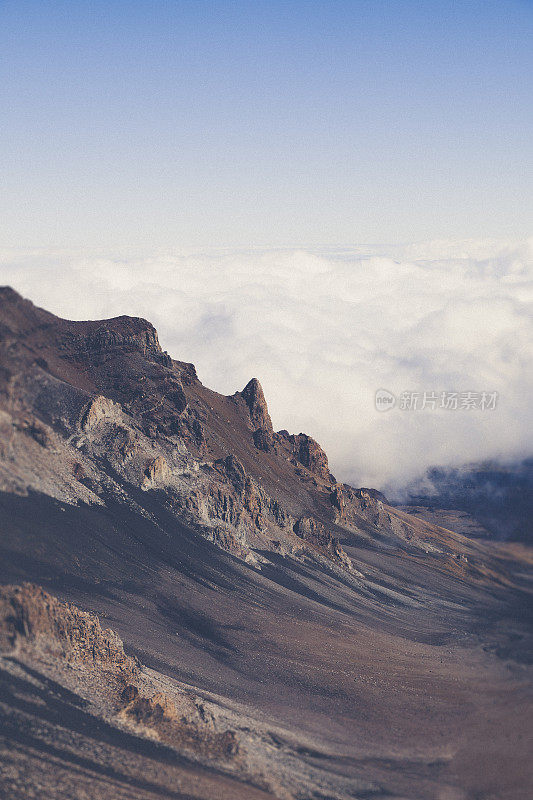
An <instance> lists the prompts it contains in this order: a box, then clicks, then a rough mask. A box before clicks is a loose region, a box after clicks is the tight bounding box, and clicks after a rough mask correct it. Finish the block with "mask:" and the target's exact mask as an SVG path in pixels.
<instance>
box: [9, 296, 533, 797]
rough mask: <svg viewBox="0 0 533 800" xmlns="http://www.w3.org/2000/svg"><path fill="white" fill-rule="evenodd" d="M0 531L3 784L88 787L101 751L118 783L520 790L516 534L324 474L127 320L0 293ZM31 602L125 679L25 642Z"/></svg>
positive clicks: (296, 438) (270, 791)
mask: <svg viewBox="0 0 533 800" xmlns="http://www.w3.org/2000/svg"><path fill="white" fill-rule="evenodd" d="M0 530H1V536H0V584H4V587H3V588H2V587H1V586H0V592H3V594H2V597H4V598H5V599H6V601H5V603H4V604H3V605H2V603H0V644H1V643H2V641H3V640H2V635H1V632H2V630H3V629H7V630H8V631H11V634H10V636H13V635H14V634H13V625H15V628H16V630H17V631H18V633H17V634H16V637H15V638H17V637H18V638H17V642H18V645H17V647H18V650H16V651H15V652H13V650H12V647H11V644H9V642H8V644H7V645H6V644H3V645H2V646H1V647H0V650H1V652H0V689H1V690H2V691H1V692H0V718H1V721H2V726H0V727H1V728H2V729H4V730H6V731H7V732H8V733H7V736H4V737H3V738H2V735H1V734H0V754H1V755H2V757H3V758H4V760H5V761H6V763H9V765H10V766H9V770H10V772H9V775H7V777H3V776H2V773H1V772H0V786H1V787H3V788H4V789H5V790H6V791H7V790H9V792H10V795H9V796H12V797H14V798H18V797H20V798H21V799H22V798H23V797H25V796H26V794H27V788H28V785H31V786H35V785H37V782H38V780H41V781H44V782H45V785H46V787H47V788H46V792H47V797H51V798H54V800H56V798H57V800H62V798H66V797H69V796H72V794H74V796H76V797H77V796H80V797H81V796H83V794H84V793H85V794H86V795H87V794H88V795H89V796H90V797H94V798H98V800H99V798H100V797H103V796H104V795H106V796H108V795H107V794H106V790H105V789H104V788H102V784H101V780H102V774H103V773H102V770H103V769H104V765H106V764H107V765H109V764H113V765H114V767H113V770H114V771H112V772H107V773H105V774H106V775H107V780H108V781H110V782H111V785H112V786H113V791H114V793H115V795H116V796H117V797H135V798H136V799H137V798H139V799H141V800H149V798H154V797H168V798H174V800H175V798H176V797H182V796H187V797H191V796H194V797H198V798H204V800H212V798H213V797H218V796H220V797H221V798H222V797H224V798H225V797H228V798H229V797H234V798H241V797H242V798H243V800H245V798H252V797H254V798H255V797H258V798H259V797H277V798H279V800H303V799H304V798H305V800H310V798H313V800H323V798H324V797H328V798H334V800H349V799H350V798H352V799H353V798H354V797H359V796H366V797H376V798H379V797H389V798H397V800H404V798H406V797H409V798H410V800H417V799H418V798H420V800H427V799H428V798H435V800H442V798H443V797H446V798H453V800H474V798H477V797H479V796H486V797H487V798H492V799H493V800H496V798H497V800H502V798H509V800H521V799H522V798H523V800H526V797H528V796H529V789H530V787H531V786H533V776H532V775H531V771H530V770H529V766H528V764H529V761H528V758H527V733H528V727H527V719H526V717H527V715H525V710H526V709H528V708H530V707H533V705H532V696H531V686H532V681H531V668H532V667H531V665H532V664H533V635H532V626H531V617H530V609H531V602H530V601H531V583H530V574H531V569H532V566H533V558H532V556H531V553H530V551H529V550H528V549H527V548H525V547H521V546H519V545H515V544H509V545H504V544H501V543H499V544H498V545H492V544H491V543H490V542H485V541H482V540H474V539H470V538H467V537H465V536H462V535H461V534H459V533H456V532H454V531H451V530H449V529H446V528H444V527H440V526H438V525H434V524H431V523H430V522H426V521H424V520H420V519H417V518H414V517H413V516H412V515H410V514H408V513H404V512H403V511H402V510H401V509H397V508H393V507H392V506H389V505H388V503H387V502H386V499H385V498H384V497H383V496H382V495H380V493H379V492H377V491H376V490H372V489H366V488H354V487H351V486H349V485H347V484H344V483H340V482H338V481H337V480H336V479H335V477H334V476H333V475H331V473H330V471H329V465H328V462H327V456H326V454H325V453H324V451H323V450H322V449H321V448H320V445H319V444H318V443H316V442H315V441H314V440H313V439H312V438H311V437H309V436H307V435H306V434H303V433H299V434H293V435H291V434H289V433H288V432H287V431H284V430H281V431H277V432H276V431H274V430H273V429H272V425H271V420H270V417H269V414H268V407H267V403H266V399H265V398H264V394H263V392H262V389H261V385H260V383H259V381H258V380H257V379H255V378H254V379H251V381H249V382H248V384H247V385H246V387H244V389H243V390H242V391H238V392H235V393H234V394H233V395H230V396H224V395H221V394H218V393H216V392H213V391H211V390H210V389H207V388H206V387H204V386H203V385H202V384H201V382H200V381H199V379H198V377H197V374H196V370H195V368H194V367H193V366H192V365H191V364H188V363H186V362H181V361H177V360H174V359H172V358H171V357H170V356H169V355H168V354H166V353H165V352H164V351H163V350H162V349H161V346H160V344H159V340H158V338H157V333H156V331H155V328H153V326H151V325H150V323H148V322H146V321H145V320H141V319H140V318H130V317H124V316H122V317H116V318H113V319H112V320H108V321H102V320H98V321H82V322H72V321H68V320H61V319H59V318H57V317H54V316H53V315H51V314H49V313H48V312H46V311H43V310H41V309H38V308H36V307H35V306H33V304H31V303H30V302H29V301H26V300H23V298H21V297H20V295H18V294H17V293H16V292H13V290H9V289H2V290H0ZM28 583H29V584H30V586H31V587H33V588H28ZM17 587H18V588H17ZM42 592H44V595H43V594H41V593H42ZM16 597H18V598H23V606H22V607H23V608H26V610H25V611H24V612H19V611H16V612H15V613H14V612H13V611H10V610H9V608H10V607H12V602H13V598H16ZM43 597H44V599H43ZM54 598H57V599H54ZM43 603H44V606H43ZM62 603H70V604H74V606H76V607H77V609H83V612H81V611H77V610H72V609H71V611H70V612H68V611H65V610H64V607H63V606H62V605H61V604H62ZM9 604H11V606H10V605H9ZM24 604H26V605H24ZM28 604H29V605H28ZM58 604H59V605H58ZM20 607H21V606H20V603H19V606H18V608H20ZM43 607H44V608H49V609H55V610H54V611H53V614H57V615H58V616H57V617H55V616H53V619H57V620H59V621H60V622H59V625H60V626H63V627H61V630H62V631H63V633H64V634H65V635H66V637H67V640H68V641H71V640H73V641H78V640H79V635H80V633H79V631H82V632H83V630H85V629H84V628H83V624H82V623H81V622H75V620H83V619H87V618H86V617H83V614H84V613H86V612H87V613H90V614H96V615H98V617H99V618H100V619H101V621H102V627H103V626H104V623H105V626H106V627H109V628H111V630H112V631H114V632H115V634H116V635H117V636H118V637H120V639H121V640H122V641H123V642H124V652H125V654H126V656H127V657H128V658H133V659H135V661H134V664H135V665H136V666H135V669H136V670H139V672H138V676H137V678H136V679H135V680H136V681H137V683H135V681H133V682H132V681H129V683H128V685H131V687H132V688H128V687H127V686H123V685H122V684H120V687H119V684H118V683H117V684H115V683H114V681H115V680H118V678H116V676H115V678H113V679H112V680H111V678H110V679H109V680H111V684H112V686H111V684H110V686H111V688H109V689H107V688H106V686H105V684H106V680H107V678H105V676H104V673H103V672H102V670H101V669H100V668H98V667H95V668H93V666H91V664H90V663H89V665H88V666H86V667H83V668H81V667H79V666H76V664H77V663H78V662H73V663H74V667H72V664H70V665H69V658H68V657H67V658H65V657H63V656H61V654H60V653H59V655H58V649H57V647H58V646H57V638H56V633H54V631H55V630H56V627H55V623H54V625H53V626H52V628H50V627H49V626H48V627H46V626H45V630H44V632H43V634H42V635H41V634H39V636H40V638H39V637H38V639H39V640H38V641H37V640H34V639H33V638H32V634H31V625H30V623H29V622H28V620H31V619H33V618H34V616H32V615H37V616H36V618H37V619H41V616H42V609H43ZM6 609H7V610H6ZM39 609H41V611H39ZM46 613H48V612H46ZM78 615H81V616H78ZM91 619H92V617H91ZM24 620H26V623H25V622H24ZM92 624H93V623H92V622H91V625H92ZM94 624H95V625H96V623H94ZM98 624H99V623H98ZM47 625H48V623H47ZM2 626H4V628H3V627H2ZM16 626H18V628H17V627H16ZM96 630H97V629H96ZM63 633H62V634H61V635H63ZM115 634H113V635H115ZM106 635H108V634H106ZM83 636H84V634H83ZM97 640H98V641H101V639H98V638H97ZM83 641H85V639H84V638H83ZM91 641H92V640H91ZM39 642H40V643H41V644H39ZM91 646H92V645H89V647H91ZM106 674H107V673H106ZM110 674H111V673H110ZM115 685H116V687H117V688H116V690H115V689H113V687H114V686H115ZM54 692H55V693H56V694H55V695H54ZM123 692H126V694H125V695H124V696H123ZM136 692H139V694H136ZM58 693H59V694H58ZM69 693H70V694H69ZM58 696H60V697H61V698H63V699H62V700H61V704H60V711H59V710H58V709H59V706H58V700H57V698H58ZM24 698H26V699H24ZM54 698H55V699H54ZM154 698H156V699H154ZM164 698H167V699H164ZM200 706H205V709H206V710H205V715H206V719H205V720H203V719H202V713H201V712H200V711H199V707H200ZM173 708H179V709H184V710H183V714H184V715H185V718H186V719H185V722H183V721H180V714H181V713H182V712H181V711H179V712H175V711H173V710H172V709H173ZM84 709H85V710H84ZM176 714H177V717H176ZM487 715H488V717H489V718H490V720H492V721H493V722H490V724H489V723H487V718H488V717H487ZM206 720H207V721H206ZM209 720H211V722H209ZM495 729H497V731H498V733H497V734H495V733H494V730H495ZM215 735H216V736H219V735H220V736H223V737H224V736H225V738H222V739H219V738H216V736H215ZM213 736H215V738H213ZM157 737H159V745H158V746H157V747H155V746H154V742H155V741H156V739H157ZM68 741H72V742H75V744H74V745H72V744H68V743H67V742H68ZM13 742H18V745H17V747H18V748H19V749H20V752H21V753H22V754H23V756H21V757H20V758H22V759H23V760H22V761H20V760H17V759H18V756H17V757H15V756H14V755H13V752H14V750H13ZM195 742H196V744H194V743H195ZM224 743H226V744H227V746H228V749H227V751H226V750H224V747H225V746H226V745H225V744H224ZM163 745H164V746H163ZM223 745H224V747H223ZM50 747H53V748H55V750H54V754H55V755H54V758H55V759H56V761H55V764H56V766H55V768H54V769H55V770H56V771H57V774H60V775H61V776H62V777H61V781H58V780H56V778H55V773H54V769H50V770H48V771H47V770H46V769H45V770H44V771H43V770H42V769H41V768H40V767H39V766H38V765H39V763H40V761H39V754H41V755H42V754H46V753H50V752H51V751H50V750H49V748H50ZM80 758H83V759H84V760H83V764H84V768H85V774H84V775H83V776H82V775H81V774H79V773H78V771H77V767H75V766H74V764H75V763H77V762H75V761H73V759H74V760H75V759H80ZM80 763H81V762H80ZM119 765H120V767H119ZM105 769H107V767H105ZM39 770H40V773H41V778H40V779H39V778H37V777H36V776H37V774H39ZM30 774H31V776H32V777H31V781H30V784H28V780H30V779H29V778H28V777H27V776H28V775H30ZM9 776H11V777H9ZM143 776H150V780H148V779H147V778H146V779H143ZM6 787H7V788H6ZM176 787H182V788H181V789H176ZM182 790H183V791H182ZM69 792H70V793H71V794H70V795H69ZM180 792H181V793H180ZM128 793H129V794H128Z"/></svg>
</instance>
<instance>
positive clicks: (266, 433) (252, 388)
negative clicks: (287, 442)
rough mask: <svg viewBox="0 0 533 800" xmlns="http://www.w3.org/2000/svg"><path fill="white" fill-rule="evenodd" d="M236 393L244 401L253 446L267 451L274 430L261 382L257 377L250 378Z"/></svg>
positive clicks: (270, 444) (270, 445)
mask: <svg viewBox="0 0 533 800" xmlns="http://www.w3.org/2000/svg"><path fill="white" fill-rule="evenodd" d="M237 394H238V395H239V396H240V397H242V398H243V399H244V402H245V403H246V407H247V409H248V415H249V418H250V423H251V425H252V427H253V428H254V433H253V439H254V444H255V446H256V447H257V449H258V450H263V451H265V452H268V451H269V450H270V449H271V447H272V445H273V436H274V431H273V428H272V420H271V419H270V414H269V413H268V406H267V402H266V400H265V395H264V394H263V389H262V387H261V384H260V383H259V381H258V380H257V378H252V379H251V380H250V381H248V383H247V384H246V386H245V387H244V389H243V390H242V392H240V393H239V392H238V393H237Z"/></svg>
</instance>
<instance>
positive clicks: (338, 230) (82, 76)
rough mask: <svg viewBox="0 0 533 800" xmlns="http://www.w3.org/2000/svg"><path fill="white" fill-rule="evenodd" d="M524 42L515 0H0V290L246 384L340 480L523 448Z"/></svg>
mask: <svg viewBox="0 0 533 800" xmlns="http://www.w3.org/2000/svg"><path fill="white" fill-rule="evenodd" d="M532 43H533V2H532V1H531V0H503V1H502V0H500V2H492V0H484V1H483V2H482V1H481V0H480V1H479V2H478V0H461V1H460V2H458V1H457V0H455V1H454V2H446V0H439V1H438V2H434V1H433V0H425V1H424V2H421V1H418V2H417V1H416V0H364V2H363V1H362V0H361V1H358V0H352V2H346V1H345V0H329V1H328V2H323V1H321V2H313V0H308V2H302V1H299V2H298V1H297V0H293V1H292V2H291V0H285V2H279V1H278V0H269V1H268V2H259V1H258V0H253V1H252V0H249V1H245V0H225V2H213V1H211V2H205V1H204V0H186V1H185V0H184V1H181V2H180V0H172V1H170V0H157V1H155V0H154V1H152V2H148V1H147V0H144V1H140V0H128V2H122V1H121V0H105V2H102V1H101V0H86V2H76V0H69V2H50V1H49V0H38V1H37V2H29V1H28V0H15V1H13V0H0V175H1V191H0V283H4V284H5V283H7V284H11V285H12V286H13V287H14V288H15V289H17V290H18V291H20V292H21V293H23V294H24V295H25V296H27V297H29V298H30V299H32V300H33V301H34V302H36V303H37V304H39V305H41V306H44V307H46V308H48V309H49V310H50V311H52V312H55V313H57V314H59V315H61V316H65V317H68V318H71V319H84V318H85V319H87V318H104V317H111V316H117V315H120V314H131V315H136V316H143V317H146V318H147V319H149V320H151V321H152V322H153V323H154V324H155V325H156V327H157V329H158V331H159V334H160V338H161V341H162V343H163V346H164V347H165V348H166V349H167V350H168V351H169V352H170V354H171V355H172V356H173V357H175V358H177V359H181V360H185V361H192V362H194V363H195V364H196V366H197V370H198V373H199V375H200V378H201V379H202V380H203V382H204V383H205V384H207V385H208V386H210V387H212V388H214V389H215V390H217V391H220V392H224V393H232V392H234V391H236V390H237V389H242V388H243V386H244V385H245V383H246V382H247V381H248V380H249V379H250V378H251V377H252V376H256V377H258V378H259V379H260V380H261V382H262V383H263V386H264V390H265V393H266V396H267V400H268V402H269V406H270V410H271V414H272V417H273V420H274V424H275V426H276V427H277V428H287V429H289V430H291V431H294V432H299V431H305V432H307V433H309V434H310V435H312V436H314V437H315V438H316V439H317V440H318V441H319V442H320V443H321V444H322V445H323V446H324V447H325V448H326V450H327V452H328V455H329V457H330V463H331V466H332V468H333V471H334V473H335V474H336V475H337V477H339V478H340V479H343V480H348V481H350V482H352V483H354V484H355V485H373V486H376V487H378V488H388V487H393V490H394V491H396V490H397V491H398V492H400V493H401V491H402V486H405V485H406V483H407V482H409V481H411V480H415V479H417V477H419V476H420V475H422V474H423V473H424V471H425V470H426V469H427V468H428V467H430V466H433V465H443V466H446V465H455V464H462V463H464V462H470V461H479V460H481V459H487V458H498V459H503V460H507V461H512V460H515V459H518V458H523V457H525V456H530V455H531V454H532V453H533V414H532V409H533V405H532V404H531V402H530V398H531V397H532V396H533V363H532V357H533V329H532V326H533V238H532V237H533V136H532V131H533V46H532ZM378 390H387V391H388V392H391V393H392V394H393V395H394V398H395V403H396V404H395V406H394V408H392V409H390V410H389V411H387V412H382V411H379V410H378V409H377V408H376V405H375V394H376V391H378ZM409 392H412V393H416V394H417V396H418V399H419V400H420V401H421V398H422V397H423V395H424V392H426V393H428V394H430V393H432V392H436V393H438V394H439V398H440V395H441V394H442V393H443V392H446V393H453V392H458V394H459V395H461V394H464V393H466V392H473V393H474V394H476V396H477V398H478V400H479V402H481V399H480V398H481V397H482V395H483V392H485V393H494V392H496V393H497V395H498V403H497V407H496V408H495V409H492V410H489V409H485V410H482V409H479V408H478V409H473V410H472V409H471V410H470V411H467V410H466V409H461V408H458V409H457V410H453V409H442V408H440V407H438V408H436V409H432V408H431V407H429V406H428V407H426V408H424V409H421V408H418V409H410V410H409V409H406V408H403V409H402V399H401V398H402V397H403V396H404V393H409ZM394 487H395V488H394Z"/></svg>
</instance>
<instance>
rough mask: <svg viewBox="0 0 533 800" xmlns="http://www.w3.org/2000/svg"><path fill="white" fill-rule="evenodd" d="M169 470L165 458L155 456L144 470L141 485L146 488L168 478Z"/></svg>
mask: <svg viewBox="0 0 533 800" xmlns="http://www.w3.org/2000/svg"><path fill="white" fill-rule="evenodd" d="M169 472H170V470H169V467H168V463H167V460H166V458H164V456H157V458H154V460H153V461H151V462H150V463H149V464H148V466H147V467H146V469H145V470H144V475H143V487H145V488H148V487H150V486H153V485H154V484H155V483H158V482H164V481H165V480H166V479H167V478H168V475H169Z"/></svg>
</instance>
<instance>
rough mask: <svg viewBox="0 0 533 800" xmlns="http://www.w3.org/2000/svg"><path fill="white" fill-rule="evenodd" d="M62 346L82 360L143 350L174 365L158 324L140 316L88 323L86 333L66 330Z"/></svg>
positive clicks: (168, 365)
mask: <svg viewBox="0 0 533 800" xmlns="http://www.w3.org/2000/svg"><path fill="white" fill-rule="evenodd" d="M60 347H62V348H63V349H65V350H68V351H70V352H71V353H72V356H73V357H74V358H76V359H78V360H86V359H88V360H91V361H100V360H101V359H102V358H103V357H104V356H109V354H112V353H116V352H119V353H139V354H141V355H142V356H144V357H145V358H148V359H150V360H152V361H155V362H156V363H158V364H162V365H163V366H165V367H170V366H171V364H172V359H171V358H170V356H169V355H168V353H165V352H164V351H163V350H162V348H161V345H160V344H159V339H158V336H157V331H156V329H155V328H154V326H153V325H152V324H151V323H149V322H148V321H147V320H145V319H142V318H140V317H126V316H122V317H115V318H114V319H109V320H105V321H104V322H99V323H98V322H95V323H88V330H87V332H86V333H85V335H79V334H78V335H76V334H74V333H70V332H69V333H66V334H65V335H64V336H63V338H62V340H61V341H60Z"/></svg>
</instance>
